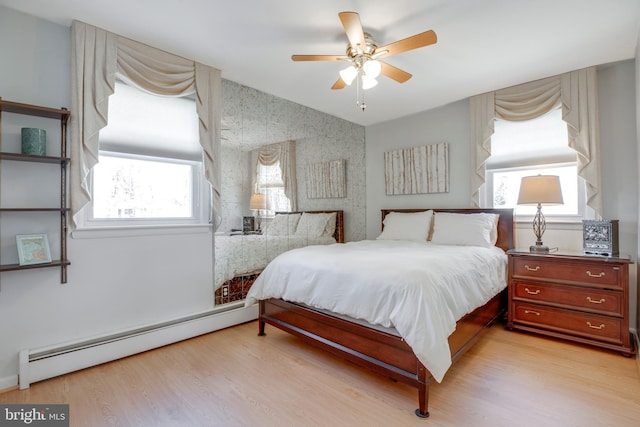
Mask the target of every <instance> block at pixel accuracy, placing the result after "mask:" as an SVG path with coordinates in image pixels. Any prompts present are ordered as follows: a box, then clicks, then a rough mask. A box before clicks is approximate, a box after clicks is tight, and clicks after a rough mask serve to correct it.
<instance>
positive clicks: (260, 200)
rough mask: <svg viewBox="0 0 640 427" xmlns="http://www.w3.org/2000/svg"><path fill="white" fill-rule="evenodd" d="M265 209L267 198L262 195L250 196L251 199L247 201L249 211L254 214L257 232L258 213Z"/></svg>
mask: <svg viewBox="0 0 640 427" xmlns="http://www.w3.org/2000/svg"><path fill="white" fill-rule="evenodd" d="M266 207H267V198H266V197H265V195H264V194H261V193H253V194H252V195H251V198H250V199H249V209H251V210H252V211H254V212H255V215H256V226H257V227H258V231H260V211H261V210H263V209H266Z"/></svg>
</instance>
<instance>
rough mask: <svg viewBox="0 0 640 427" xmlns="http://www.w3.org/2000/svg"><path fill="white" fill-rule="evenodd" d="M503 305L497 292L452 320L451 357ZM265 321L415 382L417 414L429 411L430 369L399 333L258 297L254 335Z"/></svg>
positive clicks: (374, 368) (261, 330)
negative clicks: (478, 306) (456, 321)
mask: <svg viewBox="0 0 640 427" xmlns="http://www.w3.org/2000/svg"><path fill="white" fill-rule="evenodd" d="M504 308H505V298H504V296H503V295H502V294H499V295H497V296H496V297H494V298H493V299H492V300H491V301H489V302H488V303H487V304H485V305H484V306H482V307H480V308H478V309H476V310H475V311H473V312H472V313H470V314H468V315H466V316H465V317H464V318H462V319H461V320H460V321H459V322H458V323H457V326H456V331H455V332H454V333H453V334H452V335H451V336H450V337H449V346H450V348H451V354H452V360H453V361H455V360H456V359H458V358H459V357H460V356H461V355H462V354H463V353H464V351H465V350H466V349H468V348H469V347H470V346H471V344H472V343H473V342H474V341H475V340H476V339H477V338H478V337H479V335H480V334H481V332H482V331H483V330H485V329H486V328H487V327H489V326H491V325H492V324H493V323H494V322H495V321H496V319H498V318H499V317H500V316H501V315H502V313H503V312H504ZM266 323H268V324H270V325H273V326H275V327H277V328H279V329H282V330H284V331H286V332H289V333H291V334H293V335H296V336H298V337H300V338H302V339H303V340H304V341H306V342H308V343H310V344H312V345H315V346H317V347H320V348H323V349H325V350H327V351H329V352H331V353H333V354H336V355H338V356H341V357H344V358H345V359H347V360H349V361H351V362H353V363H355V364H357V365H360V366H363V367H365V368H367V369H370V370H372V371H373V372H376V373H378V374H380V375H384V376H387V377H389V378H392V379H394V380H397V381H401V382H404V383H406V384H409V385H412V386H414V387H416V388H417V389H418V409H416V411H415V412H416V415H418V416H420V417H428V416H429V412H428V399H429V383H430V381H431V378H432V376H431V373H429V371H428V370H427V369H426V368H425V367H424V365H423V364H422V363H420V361H418V359H417V358H416V356H415V354H414V353H413V351H412V350H411V348H410V347H409V346H408V345H407V344H406V343H405V342H404V341H403V340H402V339H401V338H400V337H398V336H395V335H392V334H389V333H386V332H382V331H379V330H376V329H372V328H369V327H366V326H363V325H360V324H357V323H353V322H349V321H347V320H343V319H340V318H337V317H333V316H330V315H328V314H325V313H323V312H320V311H317V310H314V309H312V308H308V307H305V306H301V305H298V304H295V303H291V302H287V301H283V300H279V299H268V300H262V301H260V317H259V333H258V334H259V335H264V329H265V324H266Z"/></svg>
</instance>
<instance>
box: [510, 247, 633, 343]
mask: <svg viewBox="0 0 640 427" xmlns="http://www.w3.org/2000/svg"><path fill="white" fill-rule="evenodd" d="M508 255H509V288H508V299H509V302H508V310H509V311H508V320H507V327H508V328H509V329H518V330H523V331H529V332H535V333H539V334H543V335H547V336H551V337H555V338H563V339H567V340H570V341H574V342H579V343H583V344H590V345H594V346H598V347H603V348H607V349H610V350H615V351H619V352H620V353H622V354H623V355H625V356H630V355H632V354H634V348H633V342H632V341H631V339H630V334H629V264H630V263H631V260H630V259H629V258H628V257H625V256H618V257H601V256H589V255H583V254H569V253H567V254H560V253H553V254H539V253H531V252H524V251H522V252H521V251H514V250H512V251H509V252H508Z"/></svg>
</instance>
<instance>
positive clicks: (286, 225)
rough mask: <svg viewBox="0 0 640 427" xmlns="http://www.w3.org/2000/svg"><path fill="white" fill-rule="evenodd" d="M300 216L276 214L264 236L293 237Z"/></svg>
mask: <svg viewBox="0 0 640 427" xmlns="http://www.w3.org/2000/svg"><path fill="white" fill-rule="evenodd" d="M299 221H300V214H276V216H275V217H273V219H272V220H271V222H270V223H269V225H268V226H267V228H266V229H265V230H264V232H263V234H266V235H269V236H292V235H294V234H295V232H296V228H297V227H298V222H299Z"/></svg>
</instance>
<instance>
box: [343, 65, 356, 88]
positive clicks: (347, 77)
mask: <svg viewBox="0 0 640 427" xmlns="http://www.w3.org/2000/svg"><path fill="white" fill-rule="evenodd" d="M357 75H358V70H357V69H356V67H354V66H353V65H350V66H348V67H347V68H345V69H344V70H340V78H341V79H342V80H343V81H344V82H345V83H346V84H348V85H351V83H353V79H355V78H356V76H357Z"/></svg>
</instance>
